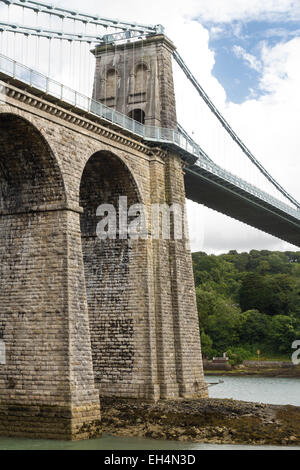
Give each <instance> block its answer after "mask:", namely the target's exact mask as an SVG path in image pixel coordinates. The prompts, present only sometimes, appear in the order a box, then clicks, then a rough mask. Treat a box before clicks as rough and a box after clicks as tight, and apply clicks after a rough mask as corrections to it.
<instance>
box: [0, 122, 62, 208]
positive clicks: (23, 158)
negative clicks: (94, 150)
mask: <svg viewBox="0 0 300 470" xmlns="http://www.w3.org/2000/svg"><path fill="white" fill-rule="evenodd" d="M65 201H66V192H65V186H64V181H63V178H62V174H61V170H60V168H59V165H58V163H57V161H56V159H55V157H54V155H53V152H52V150H51V148H50V146H49V144H48V142H47V141H46V140H45V138H44V137H43V135H42V134H41V132H40V131H39V130H38V129H37V128H36V127H35V126H34V125H33V124H31V123H30V122H29V121H27V120H26V119H24V118H23V117H20V116H18V115H16V114H13V113H0V213H1V211H4V212H13V211H24V212H26V211H28V210H29V211H30V210H31V209H32V208H33V207H34V208H36V207H37V206H41V205H47V204H51V203H57V202H65Z"/></svg>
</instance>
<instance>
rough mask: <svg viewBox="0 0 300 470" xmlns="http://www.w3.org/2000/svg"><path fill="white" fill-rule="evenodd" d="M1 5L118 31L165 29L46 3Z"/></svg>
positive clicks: (10, 0) (12, 0)
mask: <svg viewBox="0 0 300 470" xmlns="http://www.w3.org/2000/svg"><path fill="white" fill-rule="evenodd" d="M0 2H1V3H5V4H6V5H8V6H10V5H15V6H19V7H23V8H28V9H30V10H34V11H39V12H41V13H48V14H51V15H55V16H59V17H60V18H62V17H63V18H69V19H73V20H74V19H75V20H76V21H81V22H83V23H90V24H95V25H99V26H104V27H112V28H116V29H123V30H126V31H127V30H128V29H130V30H131V31H139V32H141V33H152V34H153V33H158V32H163V27H162V26H161V25H145V24H139V23H135V22H125V21H120V20H118V19H116V18H106V17H100V16H97V15H96V16H95V15H91V14H89V13H80V12H78V11H76V10H68V9H66V8H60V7H56V6H54V5H51V4H49V3H46V2H37V1H34V0H0Z"/></svg>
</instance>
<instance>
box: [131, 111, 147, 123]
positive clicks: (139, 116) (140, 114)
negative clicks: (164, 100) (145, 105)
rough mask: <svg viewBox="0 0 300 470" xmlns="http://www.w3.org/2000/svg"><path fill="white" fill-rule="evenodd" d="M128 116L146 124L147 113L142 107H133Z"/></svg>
mask: <svg viewBox="0 0 300 470" xmlns="http://www.w3.org/2000/svg"><path fill="white" fill-rule="evenodd" d="M128 117H130V118H131V119H133V120H134V121H137V122H139V123H141V124H145V119H146V114H145V111H143V110H142V109H133V110H132V111H130V113H129V114H128Z"/></svg>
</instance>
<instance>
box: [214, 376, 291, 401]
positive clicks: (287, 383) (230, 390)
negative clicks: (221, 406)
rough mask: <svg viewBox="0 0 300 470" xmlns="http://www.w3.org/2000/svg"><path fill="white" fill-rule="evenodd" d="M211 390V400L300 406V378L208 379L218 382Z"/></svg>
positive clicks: (218, 377) (217, 377) (216, 377)
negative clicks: (220, 382)
mask: <svg viewBox="0 0 300 470" xmlns="http://www.w3.org/2000/svg"><path fill="white" fill-rule="evenodd" d="M219 380H224V383H223V384H219V385H215V386H214V387H211V388H210V389H209V395H210V397H211V398H232V399H234V400H241V401H250V402H260V403H269V404H272V405H294V406H300V378H288V379H285V378H276V377H275V378H272V377H228V376H226V377H221V376H213V377H212V376H209V377H206V381H207V382H211V383H214V382H218V381H219Z"/></svg>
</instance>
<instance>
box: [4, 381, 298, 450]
mask: <svg viewBox="0 0 300 470" xmlns="http://www.w3.org/2000/svg"><path fill="white" fill-rule="evenodd" d="M218 380H224V383H223V384H219V385H216V386H214V387H212V388H210V389H209V391H210V397H211V398H233V399H235V400H242V401H251V402H260V403H271V404H274V405H295V406H300V379H284V378H266V377H221V376H218V377H217V376H213V377H211V376H210V377H206V381H207V382H218ZM17 449H18V450H23V449H27V450H28V449H30V450H108V451H109V450H189V451H196V450H232V449H234V450H248V449H250V450H257V449H258V450H266V449H267V450H274V449H281V450H291V449H296V450H300V447H288V448H284V447H276V446H255V447H254V446H237V445H233V446H232V445H215V444H198V443H192V442H173V441H155V440H152V439H139V438H121V437H113V436H104V437H102V438H101V439H93V440H90V441H80V442H65V441H47V440H30V439H12V438H0V450H17Z"/></svg>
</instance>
